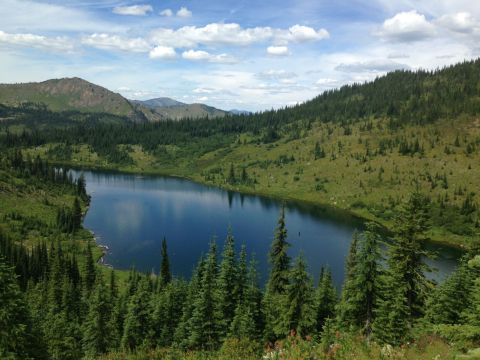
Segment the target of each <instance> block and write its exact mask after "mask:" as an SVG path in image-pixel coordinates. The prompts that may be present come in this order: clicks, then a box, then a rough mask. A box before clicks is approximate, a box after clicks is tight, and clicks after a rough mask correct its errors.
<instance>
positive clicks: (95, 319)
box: [82, 278, 113, 358]
mask: <svg viewBox="0 0 480 360" xmlns="http://www.w3.org/2000/svg"><path fill="white" fill-rule="evenodd" d="M111 304H112V303H111V301H110V296H109V293H108V292H107V288H106V286H105V285H104V283H103V280H102V279H101V278H100V279H97V284H96V286H95V288H94V290H93V292H92V294H91V296H90V298H89V304H88V313H87V316H86V318H85V321H84V323H83V339H82V346H83V351H84V352H85V355H86V356H87V357H92V358H93V357H96V356H98V355H100V354H104V353H106V352H107V350H108V349H109V348H110V346H111V344H110V343H111V341H112V339H111V335H112V333H113V332H112V329H111V328H110V325H111V323H110V317H111V311H112V308H111Z"/></svg>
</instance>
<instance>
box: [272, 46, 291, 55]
mask: <svg viewBox="0 0 480 360" xmlns="http://www.w3.org/2000/svg"><path fill="white" fill-rule="evenodd" d="M267 54H268V55H272V56H287V55H289V52H288V47H287V46H269V47H268V48H267Z"/></svg>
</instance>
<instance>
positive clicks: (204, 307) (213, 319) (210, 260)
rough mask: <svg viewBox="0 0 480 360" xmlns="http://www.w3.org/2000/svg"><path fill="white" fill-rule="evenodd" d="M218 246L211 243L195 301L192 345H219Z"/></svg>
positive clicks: (208, 346)
mask: <svg viewBox="0 0 480 360" xmlns="http://www.w3.org/2000/svg"><path fill="white" fill-rule="evenodd" d="M217 268H218V265H217V247H216V245H215V242H214V241H213V242H212V243H211V244H210V250H209V253H208V257H207V259H206V261H205V268H204V270H203V273H202V279H201V282H200V291H199V292H198V295H197V297H196V298H195V301H194V306H193V312H192V318H191V322H190V326H191V329H190V331H191V333H190V346H192V347H194V348H202V349H214V348H216V347H217V346H218V344H219V340H220V329H221V313H220V309H219V301H218V295H217V294H218V292H217V276H218V269H217Z"/></svg>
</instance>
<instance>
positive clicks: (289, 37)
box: [151, 23, 329, 48]
mask: <svg viewBox="0 0 480 360" xmlns="http://www.w3.org/2000/svg"><path fill="white" fill-rule="evenodd" d="M328 37H329V34H328V32H327V31H326V30H325V29H320V30H318V31H317V30H314V29H313V28H310V27H307V26H301V25H294V26H292V27H290V28H289V29H275V28H271V27H268V26H266V27H254V28H242V27H241V26H240V25H239V24H236V23H228V24H223V23H211V24H207V25H205V26H204V27H196V26H184V27H182V28H180V29H177V30H173V29H166V28H160V29H156V30H154V31H153V32H152V34H151V38H152V41H153V42H155V43H157V44H162V45H168V46H174V47H190V48H192V47H196V46H198V45H235V46H246V45H251V44H254V43H259V42H264V41H269V40H273V41H274V42H275V45H279V46H285V45H286V44H288V43H289V42H304V41H316V40H322V39H326V38H328Z"/></svg>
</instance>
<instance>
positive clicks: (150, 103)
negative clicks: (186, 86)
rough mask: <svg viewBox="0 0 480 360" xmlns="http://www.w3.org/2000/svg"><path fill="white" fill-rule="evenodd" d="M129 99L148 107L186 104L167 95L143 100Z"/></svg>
mask: <svg viewBox="0 0 480 360" xmlns="http://www.w3.org/2000/svg"><path fill="white" fill-rule="evenodd" d="M131 101H132V102H134V103H137V104H142V105H144V106H146V107H148V108H150V109H155V108H159V107H166V106H168V107H171V106H182V105H187V104H185V103H182V102H180V101H177V100H174V99H171V98H169V97H159V98H155V99H150V100H143V101H142V100H131Z"/></svg>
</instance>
